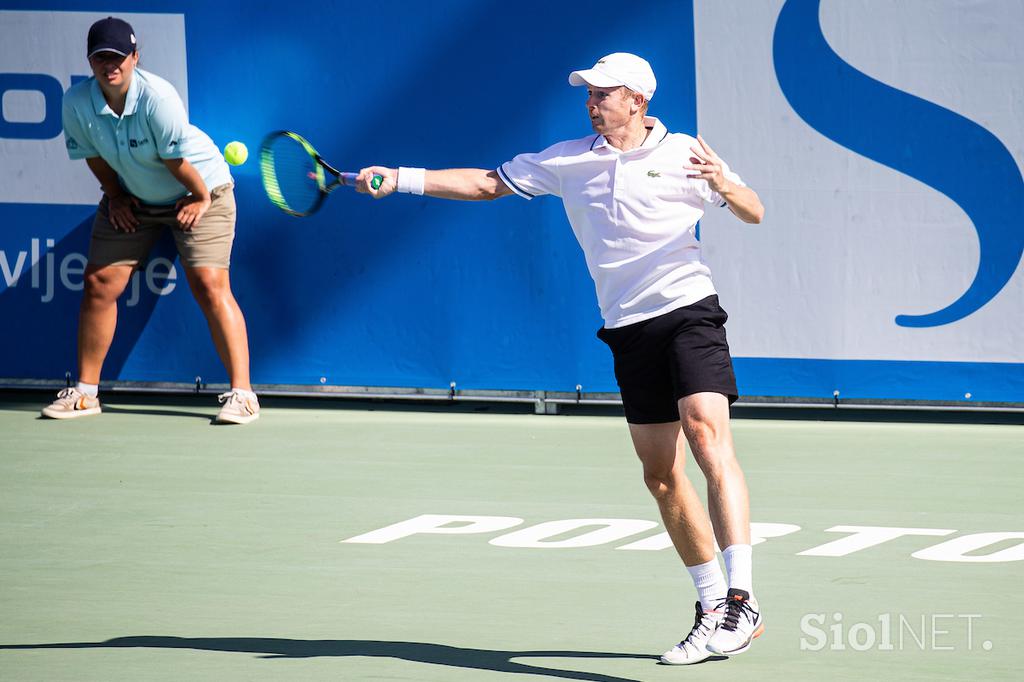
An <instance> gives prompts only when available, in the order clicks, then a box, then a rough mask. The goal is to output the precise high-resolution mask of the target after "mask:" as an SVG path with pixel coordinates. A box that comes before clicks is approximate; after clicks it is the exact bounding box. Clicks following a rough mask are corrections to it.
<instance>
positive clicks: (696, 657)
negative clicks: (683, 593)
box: [661, 601, 725, 665]
mask: <svg viewBox="0 0 1024 682" xmlns="http://www.w3.org/2000/svg"><path fill="white" fill-rule="evenodd" d="M696 609H697V616H696V618H694V620H693V629H692V630H690V634H688V635H687V636H686V637H685V638H684V639H683V641H681V642H680V643H679V644H676V645H675V646H674V647H672V648H671V649H669V650H668V651H666V652H665V653H663V654H662V655H661V662H662V663H664V664H666V665H690V664H692V663H700V662H701V661H703V660H704V659H706V658H708V657H709V656H711V652H710V651H708V648H707V643H708V640H709V639H710V638H711V635H712V634H714V632H715V629H716V628H718V624H719V623H721V622H722V618H723V617H724V616H725V614H724V613H722V612H721V611H705V610H704V609H703V608H702V607H701V605H700V602H699V601H698V602H697V604H696Z"/></svg>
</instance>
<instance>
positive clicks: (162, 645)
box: [0, 635, 710, 682]
mask: <svg viewBox="0 0 1024 682" xmlns="http://www.w3.org/2000/svg"><path fill="white" fill-rule="evenodd" d="M129 647H146V648H154V649H195V650H198V651H224V652H232V653H253V654H263V655H262V656H260V658H270V659H273V658H315V657H319V656H366V657H378V658H396V659H401V660H405V661H410V662H413V663H432V664H434V665H445V666H451V667H456V668H467V669H471V670H492V671H495V672H502V673H519V674H524V675H546V676H548V677H555V678H559V679H563V680H588V681H589V682H639V681H638V680H633V679H631V678H625V677H615V676H613V675H602V674H600V673H589V672H581V671H575V670H559V669H556V668H548V667H544V666H537V665H528V664H525V663H518V662H516V661H513V660H512V659H514V658H531V657H532V658H574V659H610V658H631V659H649V660H657V659H658V657H657V656H651V655H648V654H617V653H603V652H595V651H493V650H490V649H465V648H462V647H454V646H447V645H444V644H429V643H426V642H382V641H376V640H362V639H280V638H264V637H158V636H152V635H144V636H138V637H116V638H114V639H108V640H107V641H105V642H65V643H52V644H0V650H15V649H22V650H24V649H107V648H111V649H113V648H129ZM709 660H710V659H709Z"/></svg>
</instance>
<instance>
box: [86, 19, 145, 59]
mask: <svg viewBox="0 0 1024 682" xmlns="http://www.w3.org/2000/svg"><path fill="white" fill-rule="evenodd" d="M135 50H136V43H135V31H133V30H132V27H131V25H130V24H129V23H128V22H127V21H124V20H123V19H115V18H114V17H107V18H106V19H100V20H99V21H97V22H96V23H95V24H93V25H92V26H91V27H90V28H89V51H88V52H89V53H88V55H86V56H88V57H91V56H93V55H94V54H96V53H97V52H116V53H117V54H119V55H121V56H122V57H127V56H128V55H130V54H132V53H133V52H135Z"/></svg>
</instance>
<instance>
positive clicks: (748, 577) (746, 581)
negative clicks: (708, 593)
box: [722, 545, 754, 595]
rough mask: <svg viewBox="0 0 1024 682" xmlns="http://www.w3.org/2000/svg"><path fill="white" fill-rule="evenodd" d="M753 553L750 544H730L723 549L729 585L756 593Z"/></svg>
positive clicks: (751, 593)
mask: <svg viewBox="0 0 1024 682" xmlns="http://www.w3.org/2000/svg"><path fill="white" fill-rule="evenodd" d="M753 554H754V550H753V548H752V547H751V546H750V545H729V546H728V547H726V548H725V549H724V550H722V558H724V559H725V571H726V573H728V574H729V587H731V588H735V589H738V590H744V591H746V592H747V593H748V594H750V595H753V594H754V578H753V572H754V568H753Z"/></svg>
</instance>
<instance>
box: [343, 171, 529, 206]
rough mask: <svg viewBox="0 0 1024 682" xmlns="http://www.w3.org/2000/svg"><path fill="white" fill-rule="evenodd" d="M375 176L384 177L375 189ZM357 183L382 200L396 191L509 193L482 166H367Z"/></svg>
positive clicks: (476, 195)
mask: <svg viewBox="0 0 1024 682" xmlns="http://www.w3.org/2000/svg"><path fill="white" fill-rule="evenodd" d="M374 175H380V176H381V177H383V178H384V179H383V180H382V181H381V183H380V187H378V188H377V189H374V188H373V187H371V186H370V181H371V179H372V178H373V176H374ZM356 183H357V184H356V189H357V190H358V191H360V192H363V193H364V194H369V195H371V196H372V197H374V198H375V199H381V198H383V197H386V196H388V195H389V194H391V193H392V192H395V191H405V192H409V193H412V194H426V195H427V196H431V197H438V198H440V199H456V200H459V201H484V200H491V199H498V198H500V197H504V196H508V195H509V194H511V193H512V190H510V189H509V188H508V185H506V184H505V183H504V182H502V180H501V178H499V177H498V173H497V172H496V171H493V170H484V169H482V168H451V169H448V170H428V171H425V170H423V169H421V168H401V169H395V168H384V167H382V166H370V167H369V168H364V169H362V170H361V171H359V176H358V178H357V180H356Z"/></svg>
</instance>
